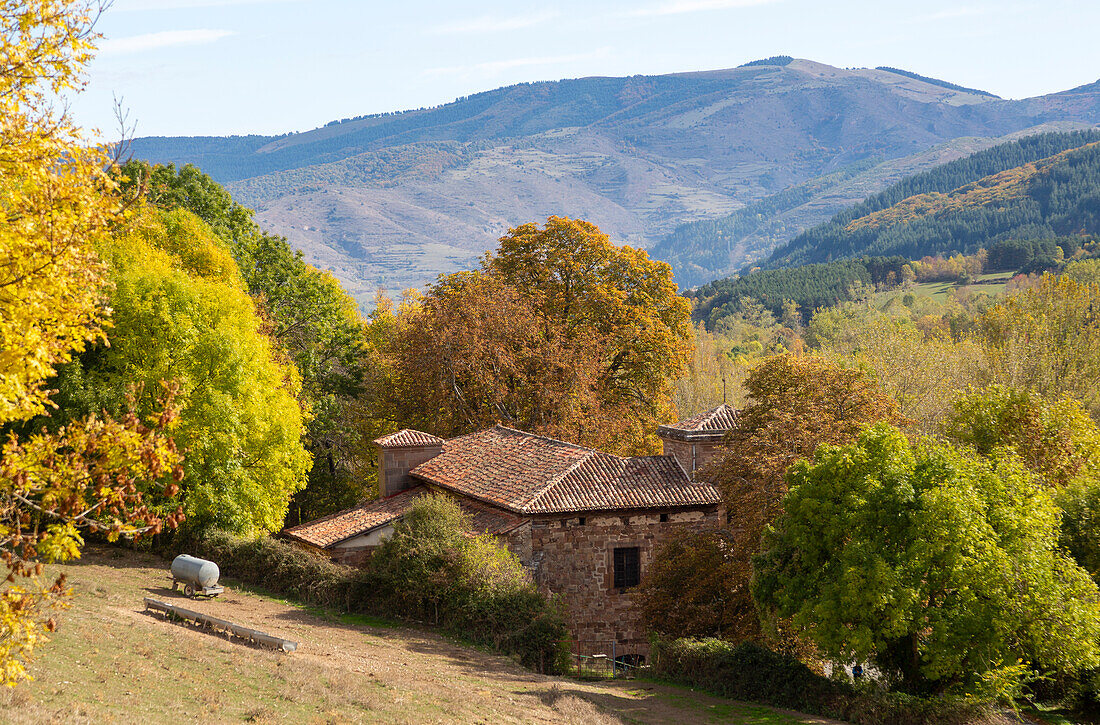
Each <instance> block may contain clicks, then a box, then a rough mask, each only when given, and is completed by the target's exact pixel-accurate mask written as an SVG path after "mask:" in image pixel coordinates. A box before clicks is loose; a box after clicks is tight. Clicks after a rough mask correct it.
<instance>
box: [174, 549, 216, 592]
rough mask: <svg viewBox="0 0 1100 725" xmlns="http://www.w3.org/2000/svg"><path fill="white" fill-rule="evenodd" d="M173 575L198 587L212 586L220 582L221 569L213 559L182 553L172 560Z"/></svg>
mask: <svg viewBox="0 0 1100 725" xmlns="http://www.w3.org/2000/svg"><path fill="white" fill-rule="evenodd" d="M172 576H174V577H175V578H176V579H179V580H180V581H181V582H190V583H192V584H194V585H195V586H197V587H212V586H214V585H215V584H217V583H218V577H220V576H221V571H220V570H219V569H218V565H217V564H215V563H214V562H212V561H207V560H206V559H199V558H198V557H195V556H188V555H187V554H180V555H179V556H177V557H176V558H175V559H173V560H172Z"/></svg>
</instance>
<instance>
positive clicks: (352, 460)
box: [118, 161, 384, 525]
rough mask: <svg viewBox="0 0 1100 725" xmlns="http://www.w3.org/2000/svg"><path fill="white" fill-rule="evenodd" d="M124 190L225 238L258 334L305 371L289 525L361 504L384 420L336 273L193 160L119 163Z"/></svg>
mask: <svg viewBox="0 0 1100 725" xmlns="http://www.w3.org/2000/svg"><path fill="white" fill-rule="evenodd" d="M118 175H119V177H120V178H121V180H122V188H123V191H124V192H126V193H128V194H131V195H136V196H139V197H140V198H142V199H144V200H146V201H147V202H149V203H150V204H152V205H154V206H156V207H157V208H159V209H163V210H166V211H170V210H175V209H185V210H187V211H190V212H192V213H194V214H195V215H196V216H198V217H199V218H200V219H202V220H203V221H204V222H206V223H207V224H208V225H209V226H210V228H211V230H212V231H213V232H214V233H215V234H216V235H217V236H218V237H219V238H220V239H221V240H222V241H223V242H224V243H225V246H226V247H227V248H228V250H229V251H230V253H231V254H232V256H233V258H234V260H235V261H236V264H237V267H238V268H239V270H240V274H241V278H242V279H243V281H244V283H245V285H246V287H247V290H248V292H249V294H250V295H252V297H253V299H254V300H255V302H256V305H257V307H258V308H259V312H260V314H261V316H262V317H263V319H264V332H265V333H266V334H267V335H268V336H270V337H271V338H273V340H274V341H275V343H276V345H277V346H278V348H279V349H280V351H281V354H283V355H286V356H289V357H290V358H291V359H292V360H293V361H294V365H295V367H296V368H297V370H298V374H299V375H300V376H301V381H302V385H301V390H300V393H299V401H300V402H301V404H302V408H303V411H304V412H305V413H306V414H307V416H308V417H307V421H306V431H307V434H306V447H307V448H308V449H309V451H310V453H311V454H312V457H313V464H312V466H311V468H310V471H309V478H308V482H307V485H306V487H305V488H304V489H303V490H301V491H300V492H298V493H297V494H296V495H295V496H294V500H293V502H292V505H291V508H290V512H289V516H288V521H287V523H288V525H293V524H297V523H301V522H302V521H308V520H310V519H313V518H317V517H319V516H323V515H325V514H328V513H331V512H333V511H337V510H339V509H342V508H347V507H348V506H352V505H354V504H356V503H358V502H359V501H360V500H361V499H362V498H364V497H365V496H367V495H369V494H370V493H371V492H372V490H373V482H374V478H375V474H374V468H373V465H372V464H373V451H372V450H371V448H370V445H369V440H370V439H371V438H372V437H374V436H373V435H372V433H378V432H379V431H380V430H381V428H383V427H384V425H381V424H379V423H377V422H374V421H371V420H370V419H369V418H368V416H367V415H366V414H365V411H364V410H363V403H362V400H363V398H364V396H365V395H366V392H367V391H366V382H367V378H368V372H367V371H368V368H369V366H370V354H369V353H370V348H371V347H372V336H371V331H370V328H369V327H368V325H367V323H366V321H364V320H363V319H362V317H361V315H360V314H359V311H358V309H357V308H356V305H355V302H354V301H353V300H352V299H351V297H350V296H349V295H348V294H347V293H346V292H345V291H344V290H343V288H341V287H340V284H339V283H338V282H337V281H336V279H335V278H334V277H332V275H330V274H328V273H327V272H322V271H320V270H318V269H315V268H314V267H312V266H310V265H309V264H307V263H306V262H305V261H304V260H303V258H302V253H301V252H295V251H294V250H292V249H291V248H290V245H289V244H288V243H287V240H286V239H285V238H283V237H279V236H275V235H271V234H267V233H266V232H263V231H262V230H261V229H260V228H259V227H258V226H257V225H256V223H255V222H254V221H253V220H252V212H251V211H250V210H248V209H246V208H244V207H242V206H241V205H240V204H237V203H236V202H235V201H233V199H232V197H230V195H229V193H228V192H226V191H225V189H223V188H222V187H221V186H220V185H219V184H217V183H216V182H214V181H213V180H212V179H211V178H210V177H209V176H207V175H206V174H204V173H202V172H201V171H199V170H198V169H196V168H195V167H194V166H191V165H187V166H184V167H183V168H181V169H179V170H178V171H177V170H176V168H175V167H174V166H172V165H171V164H169V165H167V166H159V165H158V166H150V165H149V164H147V163H144V162H140V161H130V162H128V163H126V164H124V165H123V166H122V167H121V169H120V171H119V174H118Z"/></svg>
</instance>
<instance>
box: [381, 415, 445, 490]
mask: <svg viewBox="0 0 1100 725" xmlns="http://www.w3.org/2000/svg"><path fill="white" fill-rule="evenodd" d="M374 444H375V445H377V446H378V449H379V456H378V495H379V497H380V498H386V497H387V496H392V495H394V494H395V493H397V492H399V491H404V490H405V489H407V488H412V487H413V486H415V485H416V480H415V479H413V477H412V476H410V475H409V471H411V470H412V469H414V468H416V467H417V466H419V465H420V464H421V463H423V462H424V461H426V460H428V459H429V458H435V457H436V456H438V455H439V454H440V452H442V450H443V439H442V438H437V437H436V436H433V435H430V434H428V433H422V432H420V431H418V430H411V429H409V428H405V429H403V430H399V431H397V432H396V433H390V434H389V435H387V436H382V437H381V438H378V439H376V440H375V441H374Z"/></svg>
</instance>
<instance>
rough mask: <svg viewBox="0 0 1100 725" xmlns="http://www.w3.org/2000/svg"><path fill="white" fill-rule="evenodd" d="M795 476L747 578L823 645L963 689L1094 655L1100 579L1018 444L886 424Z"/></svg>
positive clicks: (931, 683)
mask: <svg viewBox="0 0 1100 725" xmlns="http://www.w3.org/2000/svg"><path fill="white" fill-rule="evenodd" d="M789 481H790V493H789V494H788V495H787V496H786V498H785V500H784V513H783V514H782V515H781V516H780V517H779V518H778V520H777V521H776V523H775V525H774V528H770V529H769V530H768V531H767V533H766V535H765V537H764V544H763V550H762V553H761V554H760V555H759V556H757V557H756V558H755V559H754V562H753V565H754V568H755V570H756V577H755V580H754V582H753V591H754V594H755V597H756V600H757V602H758V603H759V605H760V606H761V608H762V609H763V610H764V611H766V612H770V613H774V615H775V616H777V617H780V618H785V619H788V620H789V621H790V622H791V623H792V624H793V625H794V627H796V629H797V630H798V631H800V632H801V633H803V634H804V635H805V636H808V637H810V638H811V640H812V641H813V642H814V643H815V644H816V645H817V646H818V647H820V648H821V651H822V652H823V653H825V654H826V655H828V656H829V657H831V658H833V659H835V660H837V661H841V662H861V661H867V660H868V659H873V660H874V661H875V662H876V664H877V665H878V666H879V668H880V669H882V670H883V671H885V672H886V673H888V674H896V675H897V676H899V677H900V678H901V681H902V683H903V687H904V689H908V690H909V691H912V692H928V691H942V690H944V689H946V688H948V687H950V686H953V685H954V686H958V687H959V688H960V689H961V691H963V692H965V691H967V689H968V687H969V686H972V685H974V684H975V683H976V682H977V680H979V679H980V678H981V677H982V676H983V675H985V674H986V673H990V672H993V671H996V670H998V669H1001V668H1002V667H1003V665H1004V663H1010V664H1011V663H1015V662H1016V661H1017V659H1018V658H1023V659H1024V660H1025V661H1027V662H1030V663H1033V664H1034V665H1035V666H1036V667H1038V668H1040V669H1042V670H1049V671H1053V672H1058V673H1064V674H1070V673H1074V672H1076V671H1079V670H1081V669H1083V668H1088V667H1094V666H1096V664H1097V663H1098V662H1100V651H1098V647H1097V642H1098V641H1100V639H1098V638H1100V593H1098V591H1097V587H1096V584H1095V583H1094V582H1093V581H1092V580H1091V579H1090V578H1089V577H1088V575H1087V574H1086V573H1085V572H1084V571H1083V570H1081V569H1080V568H1079V567H1078V566H1077V565H1076V564H1075V563H1074V562H1073V561H1072V559H1070V558H1069V557H1068V556H1066V555H1065V554H1064V553H1062V552H1061V550H1060V549H1059V547H1058V510H1057V508H1056V506H1055V504H1054V501H1053V497H1052V494H1051V491H1050V489H1049V487H1047V486H1045V485H1044V484H1043V483H1042V482H1040V481H1038V480H1036V479H1035V478H1034V477H1033V476H1031V475H1030V474H1029V472H1028V471H1027V470H1026V469H1025V468H1024V467H1023V466H1022V465H1021V463H1020V461H1019V459H1018V458H1016V457H1014V456H1012V455H998V456H997V457H995V458H992V459H989V458H984V457H982V456H979V455H977V454H976V453H974V452H972V451H966V450H959V449H955V448H952V447H950V446H946V445H921V446H918V447H914V446H912V445H911V444H910V443H909V441H908V440H906V438H905V436H904V435H903V434H902V433H901V431H899V430H897V429H896V428H893V427H892V426H889V425H887V424H878V425H876V426H874V427H872V428H870V429H868V430H867V431H865V432H864V433H862V434H861V435H860V436H859V438H858V440H857V441H856V442H854V443H850V444H848V445H845V446H824V447H822V448H819V449H818V451H817V452H816V454H815V455H814V457H813V460H812V461H800V462H799V463H796V464H795V465H794V467H793V468H792V469H791V472H790V474H789Z"/></svg>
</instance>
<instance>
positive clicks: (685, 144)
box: [133, 59, 1100, 304]
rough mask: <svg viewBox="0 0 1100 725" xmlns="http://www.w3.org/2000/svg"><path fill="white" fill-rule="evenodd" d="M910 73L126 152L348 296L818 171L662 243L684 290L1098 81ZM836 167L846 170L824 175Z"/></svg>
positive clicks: (720, 85)
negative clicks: (768, 227) (970, 80)
mask: <svg viewBox="0 0 1100 725" xmlns="http://www.w3.org/2000/svg"><path fill="white" fill-rule="evenodd" d="M914 76H915V77H914ZM921 78H922V77H920V76H918V75H917V74H912V75H902V74H899V73H897V72H894V71H893V70H879V69H871V68H863V69H841V68H834V67H832V66H828V65H825V64H822V63H816V62H814V61H809V60H803V59H791V61H790V62H787V63H785V64H784V65H768V64H760V65H750V66H745V67H742V68H730V69H720V70H711V71H691V72H685V73H677V74H668V75H657V76H640V75H637V76H625V77H608V76H604V77H592V78H582V79H567V80H563V81H541V82H537V83H526V84H515V85H512V86H506V87H504V88H499V89H494V90H491V91H485V92H483V93H479V94H474V95H472V96H468V97H465V98H460V99H457V100H455V101H453V102H451V103H448V104H444V105H442V106H438V107H435V108H430V109H416V110H412V111H406V112H401V113H394V114H375V115H372V116H366V117H360V118H356V119H348V120H346V121H341V122H339V123H330V124H327V125H326V126H322V127H319V128H317V129H312V130H311V131H307V132H304V133H301V134H291V135H284V136H276V137H262V136H238V137H225V138H211V137H203V138H190V139H189V138H160V139H157V138H146V139H137V140H135V142H134V146H133V148H134V153H135V155H136V156H138V157H141V158H146V159H148V160H150V161H154V162H174V163H177V164H180V163H185V162H192V163H195V165H196V166H199V167H200V168H202V169H203V170H204V171H206V172H207V173H209V174H210V175H211V176H212V177H214V178H215V179H216V180H218V181H220V182H223V183H225V184H226V185H227V187H228V188H229V189H230V191H231V192H233V193H234V195H236V196H239V197H240V199H241V201H242V202H243V203H246V204H247V205H249V206H253V207H254V208H256V210H257V220H258V221H259V222H260V223H261V224H263V225H264V226H265V227H267V228H270V229H272V230H273V231H275V232H277V233H280V234H284V235H285V236H287V237H288V238H289V239H290V240H291V242H292V243H293V244H294V245H295V246H297V247H298V248H300V249H302V250H303V251H304V252H305V254H306V257H307V259H308V260H309V261H310V262H312V263H314V264H316V265H317V266H320V267H322V268H326V269H330V270H332V271H333V272H334V273H335V274H336V275H337V277H338V278H340V279H341V281H343V282H344V283H345V284H346V285H347V286H348V287H349V289H350V290H351V291H352V292H353V294H354V295H355V296H356V297H357V298H358V299H359V300H360V302H361V303H363V304H366V303H367V301H368V300H369V299H370V297H371V296H372V295H373V292H374V290H375V289H377V288H378V287H387V288H391V289H392V288H396V287H404V286H418V285H420V284H423V283H424V282H426V281H429V280H431V279H433V278H434V277H435V276H436V275H437V274H439V273H444V272H449V271H453V270H455V269H460V268H463V267H465V266H468V265H469V264H471V263H474V261H475V260H476V258H477V257H478V256H479V255H480V254H481V253H483V252H484V251H485V250H486V249H488V248H490V247H491V246H493V244H495V242H496V239H497V238H498V237H499V236H500V235H502V234H503V233H504V232H506V231H507V229H508V228H509V227H510V226H515V225H517V224H520V223H524V222H527V221H531V220H541V219H544V218H546V217H547V216H550V215H551V214H558V215H566V216H573V217H581V218H586V219H588V220H590V221H593V222H594V223H596V224H597V225H599V226H600V227H601V228H603V229H604V230H605V231H607V232H608V233H609V234H610V235H611V236H612V238H613V239H615V240H616V241H617V242H620V243H629V244H632V245H634V246H640V247H647V248H648V247H653V246H654V245H655V244H657V243H658V242H659V241H660V240H661V239H662V238H664V237H666V236H667V235H669V234H670V233H672V232H673V231H674V230H675V229H676V228H677V227H678V226H680V225H682V224H685V223H690V222H694V221H700V220H708V219H716V218H720V217H723V216H726V215H728V214H731V213H735V212H736V211H737V210H738V209H741V208H744V207H747V206H749V205H751V204H753V203H756V202H759V201H760V200H763V199H766V198H768V197H770V196H773V195H775V194H777V193H780V192H782V191H784V190H787V189H791V188H792V187H797V186H799V185H800V184H806V183H809V182H815V180H817V187H820V188H817V187H815V191H814V192H813V193H812V194H810V196H809V197H808V198H807V199H806V200H805V201H804V203H803V204H802V205H800V207H799V209H798V211H797V212H792V213H790V214H789V217H790V218H789V220H788V221H789V223H786V224H785V225H784V227H783V229H782V230H778V231H775V233H774V234H770V235H765V236H762V237H761V238H760V239H757V240H755V241H753V242H752V243H746V244H744V245H733V246H731V251H730V256H729V257H727V258H726V259H725V260H716V261H714V263H712V264H709V265H697V266H698V267H699V269H697V270H693V271H692V272H691V273H690V274H689V273H688V271H687V270H689V267H688V266H685V265H684V264H681V263H680V261H678V260H677V259H676V258H675V257H676V255H674V254H669V255H666V256H665V257H664V258H666V259H667V260H668V261H672V262H674V264H676V265H677V269H676V271H677V273H678V274H679V275H680V279H681V281H682V282H686V283H689V284H692V283H694V284H697V283H700V282H702V281H706V279H707V278H708V275H709V278H713V277H718V276H721V275H722V273H723V272H724V271H728V270H729V269H732V268H737V267H739V266H740V265H741V264H743V263H745V262H746V261H751V259H750V258H754V259H759V258H762V257H763V256H764V255H766V254H767V253H768V252H769V251H770V249H771V247H774V246H776V245H778V244H781V243H783V242H785V241H787V240H789V239H790V238H792V237H793V236H794V235H796V234H797V233H798V232H800V231H802V230H803V229H805V228H809V227H810V226H812V225H813V224H816V223H818V222H820V221H824V220H827V219H828V218H829V217H830V216H831V215H832V214H833V213H835V212H836V211H838V210H840V209H842V208H844V207H845V206H846V205H847V204H848V203H851V202H853V201H858V200H859V199H861V198H862V197H864V196H866V195H867V194H868V193H871V192H873V191H877V190H878V189H880V188H883V186H885V185H887V184H888V183H891V182H892V181H895V180H897V179H898V178H900V177H902V176H904V175H905V174H906V173H911V172H913V171H916V170H921V169H923V168H927V167H928V166H930V165H933V164H934V163H937V162H942V161H944V160H950V159H951V158H955V157H958V156H962V155H965V154H966V153H968V152H969V151H971V150H973V149H974V148H975V146H981V145H983V144H984V145H991V144H992V143H995V141H996V140H997V139H1000V138H1002V137H1004V136H1006V135H1009V134H1016V133H1020V132H1022V131H1024V130H1025V129H1032V128H1035V127H1044V125H1049V124H1052V123H1055V124H1062V125H1068V126H1070V127H1083V126H1091V125H1092V124H1095V123H1098V122H1100V87H1097V88H1095V89H1090V88H1089V87H1088V86H1082V87H1080V88H1079V89H1070V90H1071V91H1073V93H1068V94H1066V93H1065V92H1063V94H1062V95H1059V94H1051V95H1048V96H1041V97H1037V98H1035V99H1024V100H1022V101H1012V100H1003V99H996V98H994V97H992V96H989V95H982V94H983V93H984V92H978V91H972V90H970V89H962V90H958V89H961V86H957V87H956V86H955V84H950V83H948V82H946V81H939V80H938V79H928V80H927V81H926V80H921ZM959 139H979V141H977V142H971V141H965V140H964V141H957V140H959ZM983 139H984V140H983ZM941 147H942V148H943V150H942V151H941V152H939V153H933V154H929V151H930V150H932V149H935V148H941ZM864 167H866V168H864ZM845 169H848V170H852V169H861V170H860V171H859V172H858V173H855V174H854V175H850V176H849V178H845V179H844V180H843V181H842V182H837V183H828V180H829V179H830V178H832V177H833V176H834V175H836V174H837V173H838V172H842V173H840V177H843V176H845V174H846V173H847V172H844V170H845ZM837 178H839V177H837ZM753 255H755V256H753ZM657 256H660V254H658V255H657ZM688 256H690V254H688ZM688 261H690V260H688ZM719 262H721V263H719Z"/></svg>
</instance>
